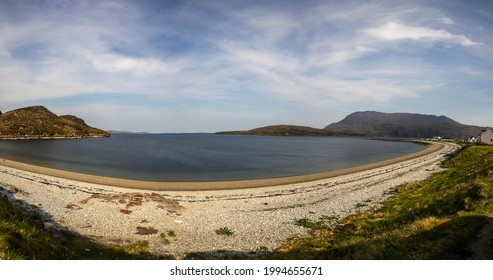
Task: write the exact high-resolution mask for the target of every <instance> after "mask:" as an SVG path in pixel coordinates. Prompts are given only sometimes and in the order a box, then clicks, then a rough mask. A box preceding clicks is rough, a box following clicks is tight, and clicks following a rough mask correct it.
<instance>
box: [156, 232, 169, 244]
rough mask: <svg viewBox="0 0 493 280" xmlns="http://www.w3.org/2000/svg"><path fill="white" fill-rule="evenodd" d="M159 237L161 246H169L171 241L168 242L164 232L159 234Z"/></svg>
mask: <svg viewBox="0 0 493 280" xmlns="http://www.w3.org/2000/svg"><path fill="white" fill-rule="evenodd" d="M159 237H160V238H161V243H162V244H163V245H169V244H171V241H169V239H168V238H167V237H166V234H165V233H164V232H161V234H160V235H159Z"/></svg>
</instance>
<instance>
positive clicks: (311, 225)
mask: <svg viewBox="0 0 493 280" xmlns="http://www.w3.org/2000/svg"><path fill="white" fill-rule="evenodd" d="M295 224H296V225H297V226H300V227H304V228H310V229H313V228H314V227H315V223H314V222H313V221H312V220H310V219H308V218H303V219H299V220H298V221H296V223H295Z"/></svg>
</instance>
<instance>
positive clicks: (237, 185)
mask: <svg viewBox="0 0 493 280" xmlns="http://www.w3.org/2000/svg"><path fill="white" fill-rule="evenodd" d="M414 142H415V143H418V144H424V145H426V146H427V147H426V148H425V149H424V150H422V151H419V152H417V153H413V154H409V155H405V156H400V157H397V158H393V159H388V160H384V161H380V162H375V163H370V164H364V165H359V166H355V167H349V168H343V169H338V170H333V171H327V172H321V173H314V174H307V175H299V176H289V177H280V178H270V179H254V180H238V181H211V182H155V181H142V180H132V179H121V178H112V177H104V176H97V175H89V174H83V173H76V172H71V171H64V170H58V169H53V168H47V167H41V166H36V165H31V164H27V163H22V162H17V161H12V160H7V159H3V158H0V165H3V166H7V167H11V168H15V169H20V170H24V171H28V172H34V173H39V174H43V175H48V176H54V177H59V178H63V179H69V180H75V181H80V182H86V183H93V184H98V185H108V186H114V187H122V188H131V189H141V190H154V191H197V190H231V189H247V188H258V187H269V186H278V185H286V184H295V183H304V182H310V181H316V180H320V179H327V178H332V177H337V176H341V175H347V174H351V173H355V172H360V171H365V170H370V169H374V168H379V167H383V166H386V165H391V164H395V163H399V162H403V161H406V160H410V159H414V158H418V157H422V156H425V155H428V154H431V153H434V152H436V151H438V150H440V149H442V148H443V147H444V145H443V144H440V143H436V142H425V141H414Z"/></svg>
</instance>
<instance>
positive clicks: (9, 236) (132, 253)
mask: <svg viewBox="0 0 493 280" xmlns="http://www.w3.org/2000/svg"><path fill="white" fill-rule="evenodd" d="M148 248H149V243H148V242H147V241H138V242H134V243H130V242H128V244H127V245H125V246H101V245H98V244H95V243H93V242H91V241H90V240H88V239H86V238H83V237H81V236H78V235H75V234H73V233H70V232H67V231H60V230H54V229H50V230H48V229H46V228H44V226H43V225H42V224H41V223H40V222H39V217H31V216H28V215H26V214H25V213H23V212H22V211H20V210H19V209H17V208H16V207H14V206H13V205H12V203H10V202H9V201H8V199H7V198H5V197H0V259H7V260H9V259H29V260H46V259H77V260H80V259H155V258H158V257H157V256H152V255H150V254H149V253H148ZM159 258H161V256H160V257H159Z"/></svg>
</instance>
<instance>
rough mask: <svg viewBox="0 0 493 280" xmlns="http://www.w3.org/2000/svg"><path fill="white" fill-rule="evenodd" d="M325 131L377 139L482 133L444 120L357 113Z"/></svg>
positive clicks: (474, 128)
mask: <svg viewBox="0 0 493 280" xmlns="http://www.w3.org/2000/svg"><path fill="white" fill-rule="evenodd" d="M325 130H327V131H330V132H337V133H354V134H363V135H366V136H377V137H400V138H431V137H435V136H440V137H447V138H454V139H465V138H468V137H471V136H477V135H479V134H480V133H481V127H479V126H472V125H464V124H460V123H458V122H456V121H454V120H452V119H450V118H448V117H445V116H435V115H422V114H409V113H390V114H388V113H380V112H373V111H366V112H356V113H352V114H350V115H348V116H347V117H346V118H344V119H343V120H342V121H340V122H336V123H332V124H330V125H328V126H327V127H325Z"/></svg>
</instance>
